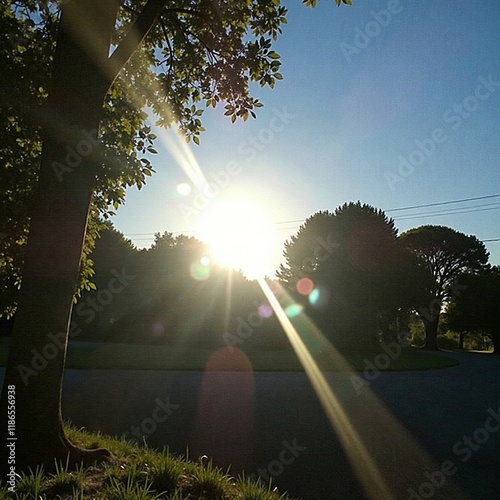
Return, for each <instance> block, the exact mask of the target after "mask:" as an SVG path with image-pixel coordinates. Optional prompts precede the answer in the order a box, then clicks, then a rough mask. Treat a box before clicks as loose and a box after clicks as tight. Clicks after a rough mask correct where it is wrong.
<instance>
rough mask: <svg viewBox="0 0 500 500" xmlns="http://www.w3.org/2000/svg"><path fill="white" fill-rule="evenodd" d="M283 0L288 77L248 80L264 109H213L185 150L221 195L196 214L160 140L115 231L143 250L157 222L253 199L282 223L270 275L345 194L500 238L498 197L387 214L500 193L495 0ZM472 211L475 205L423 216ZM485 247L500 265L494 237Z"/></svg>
mask: <svg viewBox="0 0 500 500" xmlns="http://www.w3.org/2000/svg"><path fill="white" fill-rule="evenodd" d="M286 5H287V7H288V8H289V14H288V24H287V25H285V26H284V30H283V35H282V36H281V38H280V40H279V41H278V42H277V43H276V44H275V47H274V50H276V51H278V52H279V53H280V54H281V55H282V63H283V65H282V70H281V73H282V74H283V76H284V80H283V81H281V82H278V84H277V85H276V87H275V89H274V90H268V89H261V88H260V87H259V86H257V85H256V86H255V87H254V92H253V94H254V95H256V96H258V97H259V98H260V99H261V101H262V102H263V103H264V105H265V107H264V108H261V109H260V110H258V116H257V119H256V120H249V121H248V122H246V123H236V124H231V123H230V121H229V120H228V119H227V118H226V117H224V116H223V110H221V109H217V110H210V111H207V112H206V113H205V114H204V126H205V127H206V129H207V132H205V133H204V134H202V136H201V146H195V145H190V149H191V151H192V153H193V154H194V156H195V158H196V160H197V162H198V164H199V166H200V168H201V170H202V171H203V173H204V174H205V177H207V178H208V179H209V180H212V181H213V178H214V176H215V177H217V176H218V179H219V184H220V185H222V187H220V189H218V191H219V192H218V193H217V196H213V197H212V198H211V199H209V200H205V201H207V203H206V207H203V208H200V209H199V210H198V208H196V209H194V210H192V209H193V207H195V206H196V207H201V204H200V203H199V202H200V198H198V202H196V201H195V197H196V195H197V194H198V193H197V192H196V190H194V191H192V192H191V194H189V195H188V196H181V195H179V193H178V192H177V191H176V187H177V186H178V185H179V184H180V183H184V182H189V179H188V178H187V177H186V174H185V173H184V172H183V170H182V168H180V166H179V164H178V162H177V161H176V160H175V159H174V158H173V157H172V155H171V154H170V153H169V151H168V149H167V148H164V147H162V146H161V145H160V144H158V150H159V154H158V155H156V156H154V157H152V160H153V163H154V166H155V169H156V171H157V174H156V175H155V176H154V177H153V178H151V179H150V180H149V183H148V185H146V187H144V188H143V189H142V190H141V191H137V190H136V189H130V190H129V191H128V194H127V201H126V205H125V206H124V207H121V208H120V209H119V211H118V214H117V216H116V217H115V218H114V222H115V225H116V227H117V228H118V229H119V230H121V231H122V232H124V233H125V235H127V236H128V237H130V238H131V239H132V240H133V241H134V242H135V243H136V244H137V245H138V246H149V244H150V243H151V241H152V239H153V238H152V236H153V233H154V232H158V231H159V232H163V231H171V232H183V233H185V234H189V235H198V236H199V235H200V233H199V232H197V231H198V230H199V228H200V223H201V222H200V221H202V220H206V217H207V214H209V213H210V212H211V211H213V209H215V208H217V206H218V205H219V204H220V203H221V202H223V201H224V200H226V199H243V198H244V199H248V200H251V202H252V203H253V202H255V203H257V204H258V206H259V207H260V208H261V209H262V210H264V211H265V212H266V213H267V215H268V219H269V221H270V223H271V227H272V228H273V230H274V239H273V240H272V241H269V240H268V242H267V244H266V245H267V246H272V249H273V252H272V255H273V258H272V263H270V265H269V266H270V268H269V272H270V273H272V272H273V269H272V268H271V267H276V266H277V265H278V264H279V262H280V256H281V253H282V244H283V242H284V240H285V239H286V238H288V237H289V236H290V235H291V234H293V233H295V232H296V230H297V228H298V226H299V225H300V222H295V221H301V220H303V219H305V218H306V217H308V216H310V215H312V214H313V213H315V212H316V211H318V210H334V209H335V208H336V207H337V206H339V205H340V204H342V203H344V202H346V201H347V202H348V201H357V200H361V201H362V202H365V203H369V204H371V205H373V206H375V207H377V208H381V209H383V210H386V211H387V214H388V215H389V216H391V217H393V218H394V219H395V223H396V226H397V227H398V228H399V230H400V232H402V231H405V230H407V229H409V228H411V227H416V226H419V225H422V224H439V225H447V226H450V227H453V228H454V229H456V230H459V231H462V232H464V233H466V234H475V235H477V236H478V237H479V238H480V239H492V238H500V224H499V215H500V197H496V198H488V199H482V200H476V201H470V202H467V203H457V204H450V205H441V206H435V207H428V208H419V209H414V210H408V211H395V212H392V211H390V210H391V209H394V208H399V207H408V206H415V205H424V204H433V203H439V202H445V201H449V200H460V199H467V198H474V197H481V196H488V195H496V194H500V170H499V168H498V167H499V154H500V120H499V118H500V50H499V48H500V30H499V29H498V27H499V26H500V3H498V0H486V1H483V2H465V1H451V0H444V1H440V2H435V1H428V0H423V1H418V2H417V1H415V0H406V1H405V0H401V1H395V0H391V1H389V2H384V1H382V2H380V1H371V0H365V1H363V2H361V1H356V0H354V5H353V6H351V7H347V6H342V7H340V8H336V7H335V6H334V4H333V2H330V1H326V0H323V1H322V2H319V5H318V6H317V7H316V8H315V9H307V8H305V7H304V6H303V5H301V4H300V3H299V2H293V3H292V2H286ZM381 11H383V12H381ZM223 172H226V173H223ZM226 184H227V185H226ZM196 203H198V204H196ZM468 208H470V209H473V210H477V211H474V212H470V213H459V214H454V215H441V216H429V215H424V214H425V213H434V212H437V211H444V210H446V211H450V210H459V209H462V210H465V209H468ZM485 209H486V210H485ZM408 216H415V217H413V218H404V217H408ZM204 218H205V219H204ZM287 221H292V222H287ZM209 224H210V223H209ZM211 224H214V222H213V221H212V222H211ZM486 245H487V248H488V250H489V251H490V254H491V257H490V260H491V262H492V263H494V264H500V242H490V243H486Z"/></svg>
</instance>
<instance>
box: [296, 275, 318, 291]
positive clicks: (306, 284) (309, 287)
mask: <svg viewBox="0 0 500 500" xmlns="http://www.w3.org/2000/svg"><path fill="white" fill-rule="evenodd" d="M295 288H296V289H297V292H299V293H300V295H309V294H310V293H311V292H312V291H313V289H314V282H313V280H312V279H311V278H301V279H300V280H299V281H297V284H296V285H295Z"/></svg>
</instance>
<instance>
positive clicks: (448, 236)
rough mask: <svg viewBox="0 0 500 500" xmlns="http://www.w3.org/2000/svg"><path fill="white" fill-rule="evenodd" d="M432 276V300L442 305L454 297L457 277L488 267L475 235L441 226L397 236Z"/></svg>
mask: <svg viewBox="0 0 500 500" xmlns="http://www.w3.org/2000/svg"><path fill="white" fill-rule="evenodd" d="M401 239H402V240H403V241H404V242H405V243H406V245H407V246H408V247H409V248H410V249H411V250H412V251H413V252H414V253H415V254H416V255H417V256H418V257H419V258H420V259H421V260H422V261H423V262H424V263H425V265H426V266H427V267H428V268H429V270H430V272H431V273H432V276H433V277H434V284H433V285H434V286H433V290H432V297H433V298H434V297H436V298H438V299H440V300H441V301H442V303H445V302H446V301H448V300H450V299H451V298H452V297H453V296H454V293H455V292H454V285H455V282H456V279H457V277H458V276H459V275H460V274H462V273H465V272H469V273H476V272H479V271H482V270H484V269H487V268H488V252H487V251H486V247H485V246H484V244H483V242H482V241H480V240H479V239H478V238H477V237H476V236H474V235H470V236H467V235H465V234H463V233H460V232H459V231H455V230H454V229H452V228H449V227H445V226H431V225H427V226H420V227H417V228H414V229H410V230H409V231H406V232H405V233H403V234H402V235H401Z"/></svg>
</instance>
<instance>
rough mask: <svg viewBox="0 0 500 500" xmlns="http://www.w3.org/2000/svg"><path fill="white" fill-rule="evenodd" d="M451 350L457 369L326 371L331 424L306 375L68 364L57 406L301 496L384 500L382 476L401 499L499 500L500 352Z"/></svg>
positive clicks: (82, 421)
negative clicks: (89, 368)
mask: <svg viewBox="0 0 500 500" xmlns="http://www.w3.org/2000/svg"><path fill="white" fill-rule="evenodd" d="M452 355H453V356H455V357H457V358H459V360H460V361H461V364H460V366H457V367H453V368H447V369H441V370H428V371H409V372H386V373H379V374H377V373H372V374H368V376H369V378H371V379H372V380H368V378H367V377H366V376H365V375H363V374H362V373H358V374H357V375H358V376H359V377H360V378H356V379H353V378H352V376H353V374H349V373H330V374H328V375H327V380H328V383H329V386H330V388H331V390H332V393H333V394H335V397H334V398H333V401H334V402H336V403H335V404H333V405H332V406H331V407H330V408H331V410H332V411H331V421H330V420H329V419H328V418H327V417H326V416H325V412H324V410H323V407H322V405H321V404H320V402H319V400H318V397H317V396H316V393H315V392H314V390H313V388H312V386H311V384H310V383H309V381H308V379H307V377H306V376H305V375H304V374H299V373H267V372H266V373H253V372H252V371H243V372H217V371H208V372H205V373H199V372H196V373H195V372H158V371H106V370H92V371H78V370H68V371H67V373H66V376H65V382H64V392H63V413H64V417H65V418H67V419H70V420H71V421H72V422H73V423H74V424H75V425H77V426H82V427H86V428H87V429H89V430H101V431H102V432H104V433H109V434H116V435H123V434H125V433H127V436H128V437H130V438H133V437H134V436H138V437H139V438H141V436H142V435H143V436H144V437H145V439H146V440H147V442H148V443H149V444H150V445H151V446H155V447H163V446H164V445H168V446H169V448H170V450H171V451H173V452H175V453H180V454H185V452H186V449H189V457H190V458H195V457H198V456H201V455H204V454H206V455H208V456H211V457H213V458H214V460H215V462H216V463H217V464H219V465H221V466H227V465H229V464H232V469H231V471H232V472H233V473H238V472H240V471H242V470H245V471H246V473H247V474H256V475H257V474H259V475H260V476H261V477H263V478H265V479H267V478H272V479H273V484H275V485H276V486H277V487H278V488H280V489H281V490H283V491H284V490H287V491H288V492H289V494H291V495H293V496H295V497H300V498H303V499H309V500H312V499H321V500H330V499H334V498H339V499H349V500H350V499H354V500H355V499H364V498H384V499H386V498H390V496H389V493H384V490H383V487H384V486H381V484H382V483H383V484H385V485H386V486H387V487H388V489H389V490H388V491H391V492H392V493H393V498H397V499H407V498H408V499H411V498H413V499H417V500H418V498H436V499H437V498H443V499H444V498H446V499H460V498H472V499H484V500H494V499H500V477H499V476H500V474H499V473H500V458H499V457H500V359H496V358H494V357H493V356H489V355H484V354H452ZM363 381H365V382H366V384H364V383H363ZM495 417H496V418H497V420H496V419H495ZM332 421H333V423H334V425H332V423H331V422H332ZM334 428H335V429H336V430H334ZM356 436H357V438H356ZM345 448H347V449H348V450H350V453H346V452H345V451H344V449H345ZM349 455H350V456H349ZM359 478H363V481H361V482H360V480H359ZM380 478H382V480H380ZM361 483H363V484H364V486H362V484H361ZM367 492H368V493H369V494H367ZM377 492H378V493H377Z"/></svg>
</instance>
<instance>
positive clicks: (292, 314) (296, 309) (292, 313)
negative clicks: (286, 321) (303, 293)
mask: <svg viewBox="0 0 500 500" xmlns="http://www.w3.org/2000/svg"><path fill="white" fill-rule="evenodd" d="M303 309H304V308H303V307H302V306H301V305H300V304H290V305H289V306H287V308H286V309H285V314H286V315H287V317H289V318H296V317H297V316H298V315H299V314H300V313H301V312H302V310H303Z"/></svg>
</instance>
